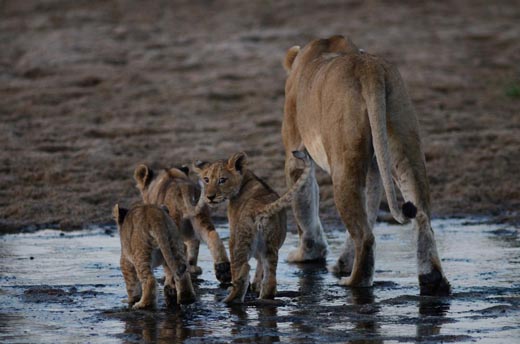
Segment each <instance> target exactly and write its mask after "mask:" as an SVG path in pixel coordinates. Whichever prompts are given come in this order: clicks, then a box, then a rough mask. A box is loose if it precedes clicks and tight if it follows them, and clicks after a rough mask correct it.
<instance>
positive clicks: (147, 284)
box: [132, 252, 157, 309]
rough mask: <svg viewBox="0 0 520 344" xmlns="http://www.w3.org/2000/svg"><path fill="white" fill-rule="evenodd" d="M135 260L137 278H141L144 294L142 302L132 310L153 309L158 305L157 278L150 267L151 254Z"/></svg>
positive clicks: (139, 256) (144, 254)
mask: <svg viewBox="0 0 520 344" xmlns="http://www.w3.org/2000/svg"><path fill="white" fill-rule="evenodd" d="M134 259H135V269H136V271H137V277H138V278H139V282H140V283H141V288H142V290H143V293H142V296H141V300H140V301H139V302H138V303H136V304H134V306H133V307H132V308H133V309H142V308H153V307H155V305H156V303H157V300H156V294H155V290H156V281H155V277H154V276H153V272H152V269H151V265H150V262H151V256H150V252H148V253H143V254H140V255H137V256H136V257H134Z"/></svg>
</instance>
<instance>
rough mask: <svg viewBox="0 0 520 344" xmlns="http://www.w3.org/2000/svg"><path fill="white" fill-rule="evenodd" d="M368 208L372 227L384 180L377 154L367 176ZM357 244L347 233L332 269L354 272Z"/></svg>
mask: <svg viewBox="0 0 520 344" xmlns="http://www.w3.org/2000/svg"><path fill="white" fill-rule="evenodd" d="M366 185H367V188H366V209H367V216H368V225H369V227H370V228H371V229H373V228H374V225H375V223H376V220H377V214H378V211H379V205H380V204H381V196H382V191H383V188H382V182H381V175H380V174H379V168H378V166H377V161H376V158H375V156H374V157H373V158H372V163H371V165H370V167H369V169H368V174H367V177H366ZM354 256H355V246H354V241H353V240H352V238H351V237H350V234H349V233H347V237H346V239H345V244H344V246H343V249H342V251H341V253H340V256H339V258H338V260H337V262H336V264H334V265H333V266H332V267H331V269H330V271H331V272H332V273H334V274H336V275H338V276H348V275H350V274H351V273H352V267H353V266H354Z"/></svg>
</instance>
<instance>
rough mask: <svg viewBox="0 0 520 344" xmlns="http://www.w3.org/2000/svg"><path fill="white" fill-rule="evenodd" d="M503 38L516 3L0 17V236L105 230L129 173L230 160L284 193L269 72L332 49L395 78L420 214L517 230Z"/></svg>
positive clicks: (154, 7) (511, 37) (511, 67)
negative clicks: (416, 149)
mask: <svg viewBox="0 0 520 344" xmlns="http://www.w3.org/2000/svg"><path fill="white" fill-rule="evenodd" d="M519 22H520V6H518V2H517V1H500V2H497V3H492V2H489V1H474V0H472V1H469V0H461V1H428V2H415V1H357V0H353V1H307V0H305V1H268V0H264V1H226V0H221V1H209V0H208V1H202V0H200V1H146V2H144V1H93V0H88V1H87V0H76V1H66V0H50V1H49V0H46V1H15V0H12V1H6V0H0V120H1V121H0V147H1V150H0V231H4V232H5V231H14V230H19V229H20V228H25V229H35V228H39V227H41V226H51V227H57V228H62V229H74V228H82V227H85V226H88V225H90V224H100V223H108V222H110V209H111V207H112V205H113V204H114V203H115V202H122V203H123V204H128V203H130V202H132V201H135V200H137V199H138V193H137V190H136V189H135V187H134V182H133V180H132V173H133V170H134V167H135V166H136V165H137V164H138V163H142V162H146V163H149V164H151V165H152V166H154V167H160V166H171V165H179V164H183V163H189V162H191V161H192V160H194V159H213V158H217V157H218V158H221V157H226V156H227V155H229V154H231V153H234V152H236V151H239V150H244V151H246V152H247V153H248V154H249V156H250V157H251V159H250V160H251V166H252V168H253V169H254V170H255V171H256V172H257V174H258V175H260V176H262V177H264V178H265V179H266V180H267V181H268V182H269V183H270V184H272V185H273V186H274V188H275V189H276V190H279V191H282V190H284V188H285V182H284V176H283V165H284V152H283V147H282V141H281V135H280V127H281V121H282V116H283V113H282V108H283V99H284V78H285V75H284V71H283V69H282V66H281V60H282V59H283V56H284V53H285V51H286V49H287V48H289V47H290V46H292V45H295V44H300V45H304V44H305V43H306V42H308V41H309V40H311V39H313V38H317V37H327V36H330V35H333V34H338V33H339V34H344V35H349V36H350V37H351V38H352V39H353V40H354V41H355V42H356V43H357V44H358V45H359V46H360V47H362V48H363V49H365V50H366V51H368V52H370V53H375V54H379V55H381V56H384V57H385V58H387V59H388V60H390V61H392V62H394V63H396V64H397V65H398V67H399V68H400V70H401V73H402V75H403V78H404V79H405V81H406V82H407V85H408V88H409V92H410V94H411V96H412V98H413V101H414V104H415V106H416V109H417V112H418V115H419V120H420V124H421V126H422V132H423V137H422V138H423V142H424V147H425V154H426V160H427V167H428V173H429V177H430V182H431V190H432V198H433V213H434V215H435V216H437V217H452V216H463V215H472V216H480V215H482V216H490V218H491V220H492V221H507V222H510V223H516V224H518V223H519V222H520V213H519V212H518V209H519V207H520V186H519V183H518V174H519V171H520V166H519V164H520V130H519V129H520V115H519V113H518V112H519V108H520V65H519V64H518V61H520V40H519V39H518V38H519V37H520V25H518V23H519ZM318 180H319V181H320V184H321V196H322V203H321V210H322V216H323V217H324V219H325V220H326V221H333V220H334V219H337V217H336V216H337V215H336V211H335V209H334V206H333V200H332V194H331V191H332V190H331V185H330V179H329V178H328V177H327V176H326V175H325V174H323V173H320V174H319V176H318ZM220 213H221V214H222V211H220ZM326 221H325V222H326Z"/></svg>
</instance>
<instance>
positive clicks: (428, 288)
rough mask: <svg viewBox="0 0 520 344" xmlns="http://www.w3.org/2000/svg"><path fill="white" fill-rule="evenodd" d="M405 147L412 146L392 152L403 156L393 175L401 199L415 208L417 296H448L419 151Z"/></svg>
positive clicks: (403, 146) (422, 161)
mask: <svg viewBox="0 0 520 344" xmlns="http://www.w3.org/2000/svg"><path fill="white" fill-rule="evenodd" d="M394 144H395V143H394ZM409 147H414V146H413V145H412V143H406V144H402V145H398V146H397V149H396V151H397V152H403V155H402V157H401V159H400V163H399V164H398V165H397V167H396V169H395V174H396V176H397V182H398V185H399V188H400V189H401V193H402V194H403V197H404V199H405V200H406V201H411V202H412V203H413V204H414V205H415V206H416V207H417V216H416V218H415V219H414V220H413V224H414V230H415V232H416V233H417V270H418V275H419V285H420V289H421V295H449V293H450V291H451V287H450V284H449V282H448V280H447V279H446V277H445V276H444V272H443V270H442V266H441V260H440V258H439V254H438V253H437V245H436V243H435V236H434V233H433V230H432V227H431V223H430V195H429V185H428V179H427V175H426V167H425V165H424V160H423V157H422V152H421V151H420V149H410V148H409Z"/></svg>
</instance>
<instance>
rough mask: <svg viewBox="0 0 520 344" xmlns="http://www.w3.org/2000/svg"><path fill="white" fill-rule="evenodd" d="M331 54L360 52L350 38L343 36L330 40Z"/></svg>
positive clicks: (333, 37) (336, 36)
mask: <svg viewBox="0 0 520 344" xmlns="http://www.w3.org/2000/svg"><path fill="white" fill-rule="evenodd" d="M328 41H329V49H328V51H330V52H335V53H336V52H341V53H357V52H359V49H358V47H357V46H356V45H355V44H354V42H352V40H351V39H350V38H349V37H346V38H345V37H343V36H341V35H335V36H332V37H330V38H328Z"/></svg>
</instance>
